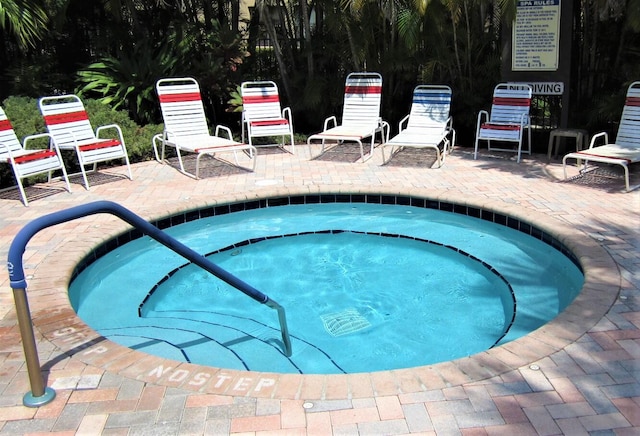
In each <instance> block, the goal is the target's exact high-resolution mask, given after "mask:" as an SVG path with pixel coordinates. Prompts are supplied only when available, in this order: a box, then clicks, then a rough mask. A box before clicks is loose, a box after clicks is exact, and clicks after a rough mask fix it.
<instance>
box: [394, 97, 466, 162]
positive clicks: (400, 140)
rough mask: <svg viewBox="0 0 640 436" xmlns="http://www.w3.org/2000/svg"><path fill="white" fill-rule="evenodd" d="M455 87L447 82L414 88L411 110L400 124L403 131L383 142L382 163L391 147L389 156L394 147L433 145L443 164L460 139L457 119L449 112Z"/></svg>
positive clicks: (437, 159)
mask: <svg viewBox="0 0 640 436" xmlns="http://www.w3.org/2000/svg"><path fill="white" fill-rule="evenodd" d="M451 94H452V93H451V88H450V87H448V86H445V85H418V86H416V88H415V89H414V90H413V100H412V103H411V110H410V112H409V114H408V115H407V116H405V117H404V118H403V119H402V120H401V121H400V123H399V124H398V131H399V133H398V134H397V135H396V136H394V137H393V138H391V139H390V140H388V141H387V142H385V143H384V144H382V146H381V150H382V163H383V164H385V163H387V162H388V160H386V159H385V154H384V151H385V149H386V148H388V147H390V151H389V153H390V154H389V160H391V158H392V157H393V155H394V150H396V149H397V151H400V150H402V149H403V148H405V147H406V148H416V149H430V150H434V151H435V153H436V162H437V163H438V168H440V167H441V166H442V165H443V163H444V160H445V157H446V155H447V154H448V153H451V151H452V150H453V147H454V146H455V142H456V132H455V130H454V129H453V119H452V118H451V116H450V115H449V111H450V108H451Z"/></svg>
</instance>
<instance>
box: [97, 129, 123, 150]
mask: <svg viewBox="0 0 640 436" xmlns="http://www.w3.org/2000/svg"><path fill="white" fill-rule="evenodd" d="M108 129H115V130H116V131H117V132H118V139H119V140H120V143H121V144H122V146H123V147H124V138H123V136H122V129H121V128H120V126H119V125H117V124H108V125H106V126H100V127H98V128H97V129H96V138H100V132H101V131H103V130H108Z"/></svg>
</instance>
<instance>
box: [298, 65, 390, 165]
mask: <svg viewBox="0 0 640 436" xmlns="http://www.w3.org/2000/svg"><path fill="white" fill-rule="evenodd" d="M381 100H382V76H381V75H380V74H378V73H351V74H349V75H348V76H347V80H346V83H345V90H344V106H343V109H342V124H341V125H338V122H337V119H336V117H335V116H331V117H329V118H327V119H326V120H325V121H324V128H323V130H322V132H320V133H316V134H314V135H311V136H309V138H307V144H311V142H312V141H314V140H320V141H322V151H321V152H320V154H322V153H324V146H325V141H327V140H330V141H335V142H337V143H342V142H345V141H350V142H356V143H357V144H358V145H359V146H360V157H361V158H362V161H363V162H364V161H365V160H367V159H369V158H370V157H371V156H372V155H373V147H374V143H375V135H376V133H378V132H380V133H381V134H382V142H383V143H384V142H386V141H385V139H386V140H388V139H389V124H388V123H387V122H386V121H383V120H382V118H381V117H380V104H381ZM369 137H370V138H371V149H370V151H369V154H368V155H367V157H366V159H365V154H364V148H363V146H362V140H363V139H365V138H369Z"/></svg>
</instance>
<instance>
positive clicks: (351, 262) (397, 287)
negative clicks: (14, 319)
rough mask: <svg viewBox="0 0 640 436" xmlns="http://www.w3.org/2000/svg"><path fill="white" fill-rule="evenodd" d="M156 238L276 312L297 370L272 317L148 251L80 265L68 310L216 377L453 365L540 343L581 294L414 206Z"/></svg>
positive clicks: (526, 242) (454, 217)
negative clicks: (220, 271) (201, 259)
mask: <svg viewBox="0 0 640 436" xmlns="http://www.w3.org/2000/svg"><path fill="white" fill-rule="evenodd" d="M326 230H342V231H345V232H342V233H338V234H328V233H318V232H322V231H326ZM167 232H168V233H170V234H172V235H173V236H174V237H177V238H178V239H179V240H180V241H182V242H183V243H185V244H186V245H188V246H189V247H191V248H193V249H194V250H196V251H198V252H200V253H202V254H209V253H214V254H211V255H210V256H209V259H210V260H212V261H213V262H214V263H216V264H218V265H219V266H221V267H223V268H225V269H227V270H228V271H230V272H232V273H233V274H235V275H236V276H238V277H239V278H240V279H242V280H243V281H245V282H247V283H249V284H250V285H251V286H253V287H254V288H256V289H258V290H260V291H261V292H263V293H265V294H267V295H269V297H270V298H271V299H273V300H275V301H277V302H278V303H279V304H281V305H282V306H283V307H284V308H285V309H286V312H287V321H288V325H289V331H290V334H291V341H292V349H293V355H292V356H291V357H290V358H287V357H286V356H284V355H283V353H282V351H281V350H282V346H281V341H280V330H279V324H278V319H277V315H276V312H275V311H274V310H272V309H269V308H268V307H266V306H264V305H261V304H259V303H257V302H255V301H253V300H252V299H250V298H249V297H247V296H245V295H244V294H242V293H240V292H239V291H236V290H235V289H233V288H230V287H229V286H228V285H226V284H225V283H223V282H222V281H220V280H218V279H217V278H215V277H212V276H211V275H209V274H208V273H206V272H205V271H203V270H201V269H199V268H197V267H195V266H193V265H189V264H187V262H186V261H185V260H184V259H183V258H181V257H180V256H178V255H176V254H175V253H173V252H171V251H169V250H168V249H166V248H165V247H163V246H161V245H160V244H158V243H156V242H155V241H153V240H151V239H150V238H148V237H143V238H140V239H138V240H135V241H133V242H131V243H128V244H126V245H125V246H122V247H120V248H118V249H116V250H114V251H113V252H110V253H108V254H107V255H106V256H104V257H102V258H100V259H99V260H98V261H96V262H94V263H93V264H91V265H90V266H89V267H88V268H87V269H85V270H84V271H83V272H82V273H81V274H80V275H79V276H78V277H77V278H76V279H75V280H74V282H73V283H72V284H71V286H70V290H69V295H70V300H71V302H72V305H73V307H74V308H75V309H76V311H77V312H78V315H79V316H80V317H81V318H83V320H84V321H85V322H87V324H89V325H90V326H92V328H94V329H95V330H97V331H98V332H99V333H101V334H102V335H104V336H105V337H107V338H109V339H111V340H113V341H115V342H118V343H120V344H122V345H125V346H128V347H131V348H135V349H139V350H141V351H145V352H147V353H151V354H157V355H160V356H162V357H167V358H172V359H176V360H181V361H189V362H192V363H198V364H203V365H209V366H215V367H224V368H232V369H249V370H255V371H269V372H293V373H323V374H332V373H343V372H346V373H354V372H368V371H377V370H386V369H394V368H405V367H412V366H419V365H427V364H431V363H436V362H441V361H446V360H452V359H455V358H459V357H464V356H468V355H472V354H475V353H477V352H480V351H483V350H486V349H488V348H490V347H492V346H493V345H494V344H496V342H498V343H499V344H500V343H504V342H508V341H510V340H513V339H515V338H518V337H520V336H522V335H524V334H527V333H528V332H530V331H532V330H535V329H536V328H538V327H539V326H541V325H543V324H544V323H546V322H547V321H549V320H551V319H553V318H554V317H555V316H556V315H557V314H558V313H559V312H561V311H562V309H564V307H566V306H567V305H568V304H569V303H570V302H571V301H572V300H573V298H574V297H575V296H576V295H577V293H578V292H579V290H580V289H581V287H582V283H583V276H582V273H581V272H580V271H579V269H578V268H577V267H576V266H575V265H574V264H573V263H572V262H571V261H570V260H569V259H568V258H566V257H565V256H563V255H562V254H561V253H559V252H558V251H556V250H555V249H553V248H552V247H550V246H549V245H547V244H544V243H542V242H541V241H538V240H536V239H534V238H531V237H529V236H527V235H524V234H523V233H521V232H517V231H515V230H512V229H510V228H507V227H504V226H500V225H496V224H493V223H490V222H487V221H484V220H480V219H476V218H471V217H467V216H463V215H458V214H452V213H447V212H442V211H438V210H432V209H423V208H415V207H409V206H387V205H372V204H351V203H346V204H345V203H340V204H335V203H333V204H313V205H299V206H286V207H271V208H265V209H256V210H251V211H246V212H237V213H233V214H227V215H220V216H216V217H213V218H207V219H201V220H198V221H193V222H190V223H186V224H182V225H179V226H175V227H172V228H170V229H167ZM305 232H308V233H305ZM300 233H305V234H302V235H301V234H300ZM397 235H403V236H410V238H407V237H397ZM270 236H283V237H280V238H274V239H267V240H265V239H264V238H266V237H270ZM248 240H253V241H252V242H253V243H251V244H247V245H243V246H241V247H237V248H229V247H230V246H232V245H233V244H236V245H237V244H238V243H239V242H242V241H248ZM454 247H455V248H454ZM139 308H140V314H141V316H138V309H139ZM514 310H515V311H514Z"/></svg>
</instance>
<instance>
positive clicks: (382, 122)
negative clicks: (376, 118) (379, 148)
mask: <svg viewBox="0 0 640 436" xmlns="http://www.w3.org/2000/svg"><path fill="white" fill-rule="evenodd" d="M380 128H382V140H383V141H384V142H385V143H386V142H389V130H391V126H389V123H387V122H386V121H385V120H382V119H381V120H380ZM385 130H386V131H387V133H386V135H385Z"/></svg>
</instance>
